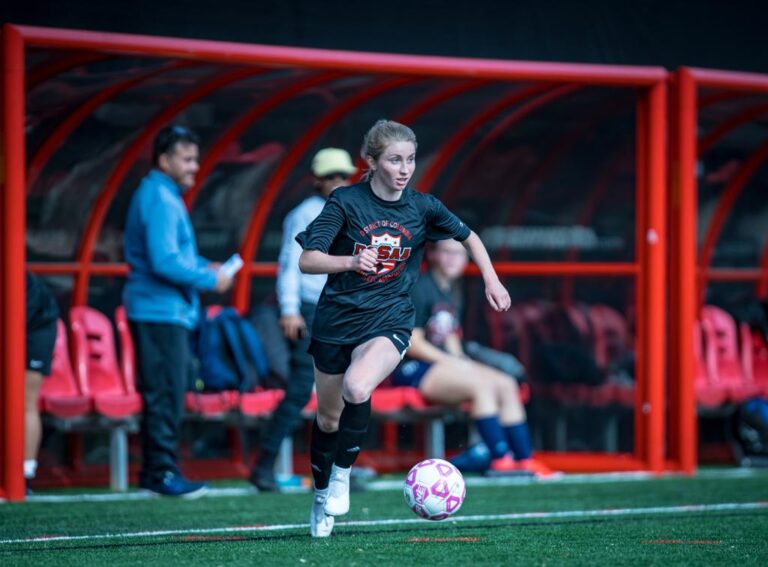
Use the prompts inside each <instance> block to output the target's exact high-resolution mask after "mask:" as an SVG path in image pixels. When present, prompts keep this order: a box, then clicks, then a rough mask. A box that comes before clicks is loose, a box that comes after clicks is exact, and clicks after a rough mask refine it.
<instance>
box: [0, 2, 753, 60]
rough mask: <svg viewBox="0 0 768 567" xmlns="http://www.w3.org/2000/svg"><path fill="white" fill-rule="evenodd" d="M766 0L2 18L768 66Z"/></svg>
mask: <svg viewBox="0 0 768 567" xmlns="http://www.w3.org/2000/svg"><path fill="white" fill-rule="evenodd" d="M767 5H768V4H767V3H766V2H765V1H757V0H735V1H734V0H731V1H725V0H699V1H694V0H688V1H685V0H667V1H661V0H646V1H643V0H639V1H633V2H626V1H619V0H614V1H606V0H559V1H558V0H533V1H528V2H515V1H508V2H503V1H495V2H494V1H489V0H474V1H472V2H466V1H463V2H456V1H455V0H447V1H438V0H421V1H419V0H385V1H383V2H349V1H342V0H325V1H314V2H309V1H306V0H282V1H278V0H273V1H258V0H257V1H253V0H250V1H249V0H219V1H210V0H208V1H205V0H133V1H130V2H126V1H112V2H104V1H102V0H59V1H52V0H6V2H4V3H3V7H2V8H0V19H2V21H3V22H14V23H22V24H29V25H41V26H52V27H66V28H75V29H88V30H104V31H117V32H127V33H139V34H149V35H164V36H177V37H187V38H203V39H216V40H230V41H238V42H248V43H265V44H274V45H292V46H306V47H325V48H336V49H352V50H365V51H381V52H394V53H419V54H434V55H455V56H470V57H491V58H503V59H521V60H538V61H569V62H589V63H616V64H619V63H621V64H636V65H662V66H665V67H667V68H670V69H674V68H676V67H678V66H680V65H692V66H698V67H713V68H721V69H735V70H745V71H757V72H768V39H766V38H767V37H768V36H767V35H766V27H767V26H766V24H768V8H767V7H766V6H767Z"/></svg>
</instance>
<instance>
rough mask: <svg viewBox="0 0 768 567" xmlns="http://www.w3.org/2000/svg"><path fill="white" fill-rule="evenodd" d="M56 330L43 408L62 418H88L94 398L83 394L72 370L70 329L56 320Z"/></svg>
mask: <svg viewBox="0 0 768 567" xmlns="http://www.w3.org/2000/svg"><path fill="white" fill-rule="evenodd" d="M56 331H57V334H56V346H55V347H54V349H53V364H52V367H51V375H50V376H49V377H48V378H46V379H45V380H43V385H42V388H41V389H40V401H39V405H40V411H42V412H44V413H49V414H51V415H54V416H56V417H59V418H62V419H71V418H76V417H84V416H86V415H87V414H88V413H89V412H90V411H91V407H92V401H91V398H90V397H89V396H86V395H84V394H83V393H82V390H81V387H80V384H79V383H78V381H77V379H76V378H75V373H74V372H73V371H72V363H71V362H70V359H69V346H68V342H67V329H66V327H65V326H64V322H63V321H62V320H61V319H59V320H58V321H57V322H56Z"/></svg>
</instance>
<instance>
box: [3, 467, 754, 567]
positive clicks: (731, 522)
mask: <svg viewBox="0 0 768 567" xmlns="http://www.w3.org/2000/svg"><path fill="white" fill-rule="evenodd" d="M240 486H242V485H240ZM309 502H310V498H309V495H308V494H285V495H277V494H253V495H242V496H231V497H215V498H214V497H211V498H202V499H200V500H195V501H180V500H174V499H159V498H158V499H151V500H135V501H116V502H67V503H34V502H27V503H23V504H8V503H6V504H1V505H0V539H2V540H12V539H23V538H30V537H39V536H58V535H68V536H103V535H104V534H114V537H99V538H97V539H95V538H84V539H79V540H70V541H48V542H45V541H35V542H22V543H3V544H0V565H37V564H40V565H42V564H46V565H93V566H96V565H98V566H101V565H109V566H117V565H135V564H156V565H177V564H179V565H229V564H240V565H365V566H372V565H376V566H377V567H378V566H379V565H401V566H403V565H414V564H425V565H441V564H445V565H472V564H477V565H560V564H576V565H596V564H600V565H624V564H632V565H637V564H642V565H662V564H663V565H671V564H674V565H683V564H687V565H703V564H726V563H727V564H731V565H732V564H739V565H768V508H757V509H746V510H715V511H701V510H698V511H697V510H692V511H687V510H679V511H674V512H671V513H658V512H657V513H651V512H648V513H642V512H641V513H634V514H631V515H615V516H612V515H600V516H594V515H585V516H579V515H578V514H574V512H578V511H582V510H584V511H589V510H606V509H612V508H616V509H622V508H651V507H670V506H679V505H696V504H722V503H749V502H768V474H759V475H755V476H748V477H744V478H728V477H724V478H694V479H688V478H662V479H656V480H642V481H631V482H605V483H584V484H571V483H547V484H543V483H542V484H535V483H534V484H528V485H517V486H505V487H499V486H495V487H478V486H475V487H469V488H468V490H467V500H466V501H465V503H464V505H463V507H462V509H461V510H460V511H459V513H458V514H457V517H458V518H462V517H464V518H468V517H469V516H483V515H491V514H517V513H533V512H541V513H551V512H570V514H571V515H561V516H560V517H552V516H543V517H534V516H530V517H525V518H517V519H487V518H486V519H484V518H478V519H476V520H472V521H459V522H454V521H452V520H450V519H449V520H446V521H443V522H427V521H419V522H415V523H413V522H412V520H413V519H415V516H414V515H413V514H412V513H411V512H410V510H408V509H407V507H406V506H405V504H404V502H403V498H402V494H401V492H400V491H396V490H388V491H380V492H374V491H369V492H360V493H353V494H352V509H351V511H350V513H349V514H348V515H347V516H344V517H343V518H342V519H341V521H350V520H366V521H373V520H393V519H394V520H401V519H402V520H407V521H408V522H407V523H406V522H394V523H387V524H385V525H360V526H344V525H339V526H337V528H336V529H335V530H334V534H333V536H332V537H331V538H328V539H323V540H313V539H311V538H310V537H309V536H308V529H307V528H306V527H301V528H291V529H281V530H270V531H255V530H241V531H232V532H227V531H223V530H220V531H216V530H217V529H218V528H233V527H235V528H237V527H243V526H254V525H265V524H266V525H275V524H306V523H307V516H308V508H309ZM158 530H181V531H184V530H200V531H198V532H195V533H190V532H185V533H176V534H167V535H145V536H134V537H125V536H124V535H121V534H125V533H127V532H141V531H152V532H155V531H158Z"/></svg>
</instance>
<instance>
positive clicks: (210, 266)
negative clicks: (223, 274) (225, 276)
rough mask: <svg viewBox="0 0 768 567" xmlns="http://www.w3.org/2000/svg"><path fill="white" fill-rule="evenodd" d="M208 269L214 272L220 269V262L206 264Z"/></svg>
mask: <svg viewBox="0 0 768 567" xmlns="http://www.w3.org/2000/svg"><path fill="white" fill-rule="evenodd" d="M208 267H209V268H210V269H212V270H214V271H216V272H218V271H219V268H221V262H208Z"/></svg>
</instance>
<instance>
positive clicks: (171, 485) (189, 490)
mask: <svg viewBox="0 0 768 567" xmlns="http://www.w3.org/2000/svg"><path fill="white" fill-rule="evenodd" d="M139 487H140V488H143V489H144V490H149V491H150V492H154V493H155V494H159V495H160V496H177V497H179V498H185V499H189V500H193V499H195V498H200V497H201V496H202V495H203V494H205V493H206V492H208V485H207V484H206V483H204V482H194V481H191V480H187V479H186V478H184V477H183V476H181V475H180V474H177V473H173V472H171V471H168V472H166V473H165V475H164V476H163V478H161V479H160V480H157V481H154V482H147V481H144V482H139Z"/></svg>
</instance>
